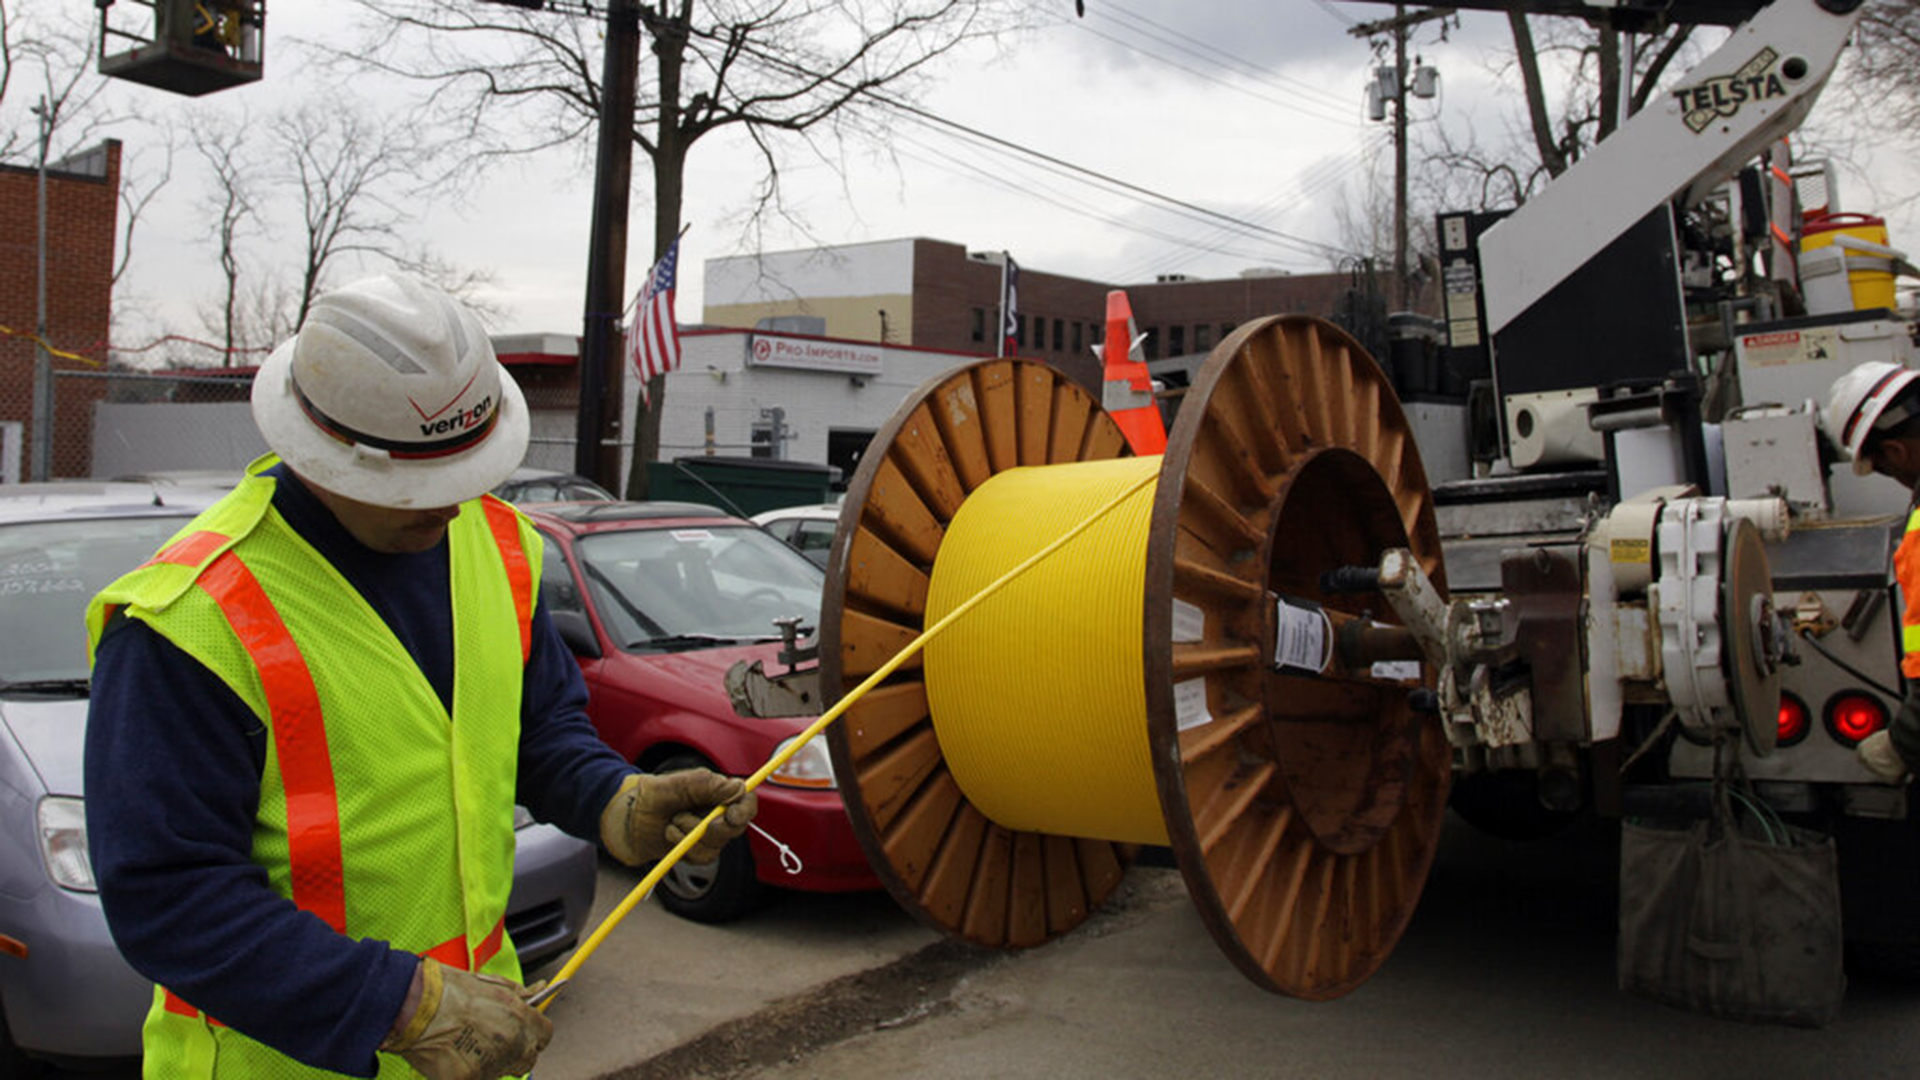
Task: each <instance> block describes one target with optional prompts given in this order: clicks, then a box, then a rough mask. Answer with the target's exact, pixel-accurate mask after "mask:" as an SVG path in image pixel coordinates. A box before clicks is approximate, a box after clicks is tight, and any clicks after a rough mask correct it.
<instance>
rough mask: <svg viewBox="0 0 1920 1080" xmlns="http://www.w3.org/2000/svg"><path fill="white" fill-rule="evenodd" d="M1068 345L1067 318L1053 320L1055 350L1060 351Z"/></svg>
mask: <svg viewBox="0 0 1920 1080" xmlns="http://www.w3.org/2000/svg"><path fill="white" fill-rule="evenodd" d="M1066 347H1067V320H1065V319H1055V320H1053V351H1054V352H1059V351H1060V350H1062V349H1064V348H1066Z"/></svg>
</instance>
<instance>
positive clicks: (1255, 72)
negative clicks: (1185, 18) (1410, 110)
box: [1102, 0, 1351, 114]
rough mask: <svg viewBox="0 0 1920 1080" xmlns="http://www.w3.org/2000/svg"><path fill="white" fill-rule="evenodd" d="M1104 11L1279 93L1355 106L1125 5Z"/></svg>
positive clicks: (1111, 2)
mask: <svg viewBox="0 0 1920 1080" xmlns="http://www.w3.org/2000/svg"><path fill="white" fill-rule="evenodd" d="M1102 9H1103V10H1110V11H1112V12H1115V13H1117V14H1118V15H1120V16H1121V18H1123V19H1131V20H1133V21H1134V22H1137V23H1143V24H1145V25H1147V26H1151V27H1153V28H1154V29H1156V30H1158V31H1161V34H1157V35H1156V34H1150V33H1147V32H1146V31H1140V30H1136V31H1135V32H1136V33H1140V34H1142V35H1143V36H1146V37H1149V38H1152V39H1154V40H1156V41H1160V42H1162V43H1164V44H1167V45H1170V46H1172V47H1173V48H1176V49H1179V50H1180V51H1181V52H1184V53H1188V54H1189V55H1192V56H1197V57H1200V58H1202V59H1206V60H1218V59H1225V60H1228V61H1231V62H1232V63H1233V64H1235V65H1238V66H1239V68H1240V69H1241V70H1242V71H1244V72H1246V73H1248V74H1250V75H1251V76H1252V77H1254V78H1256V79H1259V80H1260V81H1262V82H1264V83H1267V84H1268V85H1270V86H1273V87H1275V88H1277V89H1280V90H1284V91H1286V92H1289V93H1296V94H1302V95H1304V96H1307V97H1310V98H1314V99H1316V100H1318V101H1320V102H1322V103H1324V104H1327V105H1330V106H1332V107H1333V108H1335V109H1338V110H1340V112H1342V113H1343V114H1344V113H1346V112H1347V111H1348V107H1349V105H1350V104H1351V103H1350V102H1349V101H1348V100H1347V99H1345V98H1342V97H1340V96H1339V95H1337V94H1334V93H1332V92H1330V91H1328V90H1325V89H1323V88H1321V87H1318V86H1315V85H1313V84H1312V83H1307V82H1302V81H1301V80H1299V79H1295V78H1291V77H1289V76H1287V75H1283V74H1281V73H1280V72H1278V71H1269V70H1268V69H1267V68H1265V67H1262V66H1261V65H1259V64H1256V63H1254V62H1253V61H1251V60H1248V59H1246V58H1245V57H1242V56H1240V55H1238V54H1236V53H1234V52H1233V51H1231V50H1229V49H1224V48H1221V47H1220V46H1219V45H1216V44H1214V43H1212V42H1208V41H1202V40H1201V39H1199V38H1196V37H1194V36H1193V35H1191V34H1188V33H1185V32H1184V31H1181V30H1178V29H1175V28H1174V27H1171V26H1168V25H1166V24H1165V23H1160V22H1155V21H1154V20H1153V19H1150V18H1148V17H1147V16H1145V15H1142V14H1140V13H1138V12H1136V11H1133V10H1131V9H1130V8H1128V7H1127V6H1126V5H1125V4H1122V3H1118V2H1116V0H1107V2H1106V3H1104V4H1102ZM1166 35H1170V36H1171V37H1177V38H1180V39H1181V40H1183V41H1187V42H1191V43H1192V44H1193V45H1195V46H1197V47H1198V48H1197V49H1193V48H1188V47H1186V46H1184V45H1181V44H1179V43H1178V42H1175V41H1172V40H1170V39H1169V37H1168V36H1166ZM1202 50H1204V51H1202Z"/></svg>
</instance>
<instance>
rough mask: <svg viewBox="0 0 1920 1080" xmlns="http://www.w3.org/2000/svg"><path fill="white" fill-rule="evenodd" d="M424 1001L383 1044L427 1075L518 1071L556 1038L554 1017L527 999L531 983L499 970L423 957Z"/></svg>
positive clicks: (490, 1077) (473, 1076)
mask: <svg viewBox="0 0 1920 1080" xmlns="http://www.w3.org/2000/svg"><path fill="white" fill-rule="evenodd" d="M418 978H419V979H420V983H421V986H420V1004H419V1005H417V1006H415V1007H414V1010H413V1017H412V1018H411V1019H410V1020H408V1022H407V1025H406V1027H405V1028H403V1029H401V1030H400V1031H399V1032H398V1033H396V1034H394V1035H392V1036H390V1037H388V1039H387V1041H386V1042H384V1043H381V1044H380V1049H382V1050H385V1051H387V1052H388V1053H390V1054H398V1055H399V1056H400V1057H401V1059H402V1060H404V1061H406V1063H407V1064H409V1065H411V1066H413V1067H414V1069H416V1070H417V1071H418V1072H419V1073H420V1074H421V1075H422V1076H425V1077H427V1080H500V1077H503V1076H520V1075H522V1074H523V1073H526V1072H527V1071H529V1070H531V1069H532V1068H533V1060H534V1059H535V1058H537V1057H539V1056H540V1051H542V1050H545V1049H546V1048H547V1042H548V1041H549V1040H551V1039H552V1038H553V1021H551V1020H549V1019H547V1018H546V1016H544V1015H543V1014H542V1013H541V1012H540V1011H539V1010H537V1009H535V1008H534V1007H533V1006H531V1005H528V1004H527V999H528V998H531V997H532V996H533V994H534V991H533V990H531V989H529V988H528V987H525V986H519V985H516V984H514V983H511V982H509V981H507V980H506V979H502V978H500V977H499V976H497V975H476V974H474V973H472V972H468V971H461V970H460V969H459V968H450V967H447V966H445V965H443V964H441V963H440V962H439V961H437V960H422V961H420V974H419V976H418Z"/></svg>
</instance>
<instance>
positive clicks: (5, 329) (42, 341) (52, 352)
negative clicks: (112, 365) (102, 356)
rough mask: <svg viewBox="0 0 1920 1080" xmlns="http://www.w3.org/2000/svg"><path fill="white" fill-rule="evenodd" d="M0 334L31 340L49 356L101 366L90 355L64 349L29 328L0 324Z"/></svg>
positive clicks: (99, 362) (91, 365)
mask: <svg viewBox="0 0 1920 1080" xmlns="http://www.w3.org/2000/svg"><path fill="white" fill-rule="evenodd" d="M0 334H4V335H5V336H7V337H18V338H26V339H27V340H28V341H31V342H33V343H34V344H36V345H38V346H40V347H41V348H43V349H45V350H47V355H49V356H57V357H59V358H60V359H62V360H77V361H79V362H80V363H82V364H86V365H88V366H90V367H101V366H103V364H102V363H101V361H99V360H95V359H94V358H93V357H91V356H81V355H80V354H79V353H76V352H68V351H67V350H65V349H62V348H59V347H57V346H55V345H54V344H53V342H51V341H48V340H47V339H46V338H43V337H41V336H40V335H39V334H36V333H34V332H32V331H30V330H15V329H14V328H13V327H11V326H0Z"/></svg>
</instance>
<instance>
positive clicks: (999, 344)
mask: <svg viewBox="0 0 1920 1080" xmlns="http://www.w3.org/2000/svg"><path fill="white" fill-rule="evenodd" d="M1012 257H1013V256H1012V253H1010V252H1008V251H1005V250H1002V251H1001V252H1000V319H999V321H998V322H997V323H996V324H995V325H994V328H993V339H994V342H995V344H994V346H993V355H994V358H995V359H1004V358H1005V357H1006V355H1007V260H1008V259H1010V258H1012Z"/></svg>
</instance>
